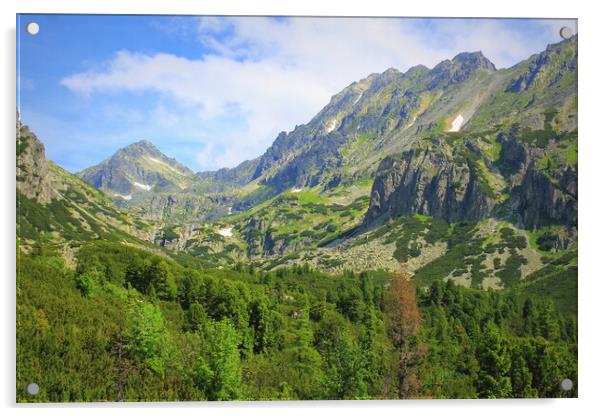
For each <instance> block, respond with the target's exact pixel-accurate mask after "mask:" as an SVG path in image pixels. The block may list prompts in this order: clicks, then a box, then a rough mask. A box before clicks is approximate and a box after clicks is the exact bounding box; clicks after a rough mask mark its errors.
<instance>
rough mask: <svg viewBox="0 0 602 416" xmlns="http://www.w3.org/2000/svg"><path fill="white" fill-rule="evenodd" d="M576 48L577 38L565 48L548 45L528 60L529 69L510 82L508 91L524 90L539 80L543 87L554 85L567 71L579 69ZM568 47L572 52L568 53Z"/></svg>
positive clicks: (518, 91)
mask: <svg viewBox="0 0 602 416" xmlns="http://www.w3.org/2000/svg"><path fill="white" fill-rule="evenodd" d="M576 48H577V44H576V39H572V40H570V41H568V42H566V43H565V48H559V47H557V46H555V45H550V46H548V47H547V48H546V50H545V51H544V52H542V53H540V54H537V55H535V56H533V57H531V58H530V59H529V60H528V69H527V70H526V71H525V72H524V73H522V74H521V75H520V76H518V77H517V78H515V79H513V80H512V81H511V82H510V84H509V85H508V86H507V88H506V92H513V93H520V92H524V91H527V90H528V89H530V88H532V87H533V86H534V84H536V83H537V82H539V83H541V84H542V86H543V87H546V88H549V87H552V86H553V85H554V84H556V83H557V82H558V81H560V80H561V79H562V77H563V76H564V75H565V74H566V73H568V72H571V71H575V70H576V69H577V53H576ZM567 49H571V50H572V51H571V52H572V53H567ZM567 57H568V59H567ZM575 87H576V86H575Z"/></svg>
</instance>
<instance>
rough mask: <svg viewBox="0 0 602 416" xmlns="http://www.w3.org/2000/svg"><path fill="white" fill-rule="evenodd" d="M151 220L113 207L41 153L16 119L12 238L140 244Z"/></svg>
mask: <svg viewBox="0 0 602 416" xmlns="http://www.w3.org/2000/svg"><path fill="white" fill-rule="evenodd" d="M153 233H154V230H153V227H152V226H151V224H149V223H147V222H145V221H141V220H140V219H138V218H136V217H134V216H132V215H130V214H127V213H125V212H120V211H118V210H117V209H116V208H115V206H114V205H113V203H112V201H111V200H110V199H108V198H107V197H106V196H105V195H104V194H103V193H102V192H100V191H99V190H97V189H96V188H94V187H92V186H91V185H89V184H88V183H86V182H84V181H83V180H81V179H79V178H78V177H77V176H75V175H72V174H70V173H69V172H67V171H65V170H64V169H61V168H60V167H59V166H57V165H55V164H54V163H52V162H51V161H49V160H47V159H46V157H45V150H44V145H43V144H42V142H41V141H40V140H38V138H37V137H36V135H35V134H34V133H33V132H32V131H31V130H30V129H29V128H28V127H27V126H25V125H22V124H21V122H20V121H17V236H18V237H19V246H20V247H22V248H25V249H26V248H27V247H30V246H32V245H34V244H35V243H36V242H40V241H42V240H50V241H53V242H55V243H59V244H65V243H67V244H71V245H73V244H77V242H81V241H85V240H93V239H105V240H109V241H128V242H130V243H136V244H143V240H150V239H151V238H152V235H153Z"/></svg>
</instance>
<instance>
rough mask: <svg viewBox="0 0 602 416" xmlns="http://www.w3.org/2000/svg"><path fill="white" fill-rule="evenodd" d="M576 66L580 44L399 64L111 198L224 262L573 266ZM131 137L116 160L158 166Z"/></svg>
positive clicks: (497, 272) (504, 270)
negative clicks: (225, 150) (270, 139)
mask: <svg viewBox="0 0 602 416" xmlns="http://www.w3.org/2000/svg"><path fill="white" fill-rule="evenodd" d="M576 62H577V39H576V37H574V38H572V39H569V40H566V41H563V42H560V43H558V44H555V45H550V46H549V47H547V48H546V50H544V51H542V52H541V53H539V54H535V55H533V56H531V57H530V58H528V59H527V60H525V61H523V62H520V63H518V64H517V65H515V66H513V67H511V68H506V69H500V70H498V69H496V67H495V66H494V64H493V63H491V62H490V61H489V60H488V59H487V58H486V57H485V56H484V55H483V54H482V53H481V52H470V53H461V54H459V55H457V56H455V57H454V58H453V59H450V60H446V61H443V62H441V63H439V64H438V65H436V66H435V67H434V68H432V69H429V68H427V67H425V66H421V65H419V66H415V67H412V68H410V69H409V70H408V71H406V72H405V73H402V72H399V71H398V70H396V69H393V68H391V69H388V70H386V71H385V72H383V73H381V74H372V75H370V76H368V77H366V78H365V79H363V80H360V81H358V82H355V83H353V84H351V85H350V86H348V87H347V88H345V89H344V90H342V91H341V92H340V93H338V94H336V95H335V96H333V97H332V99H331V100H330V102H329V103H328V104H327V105H326V106H325V107H324V108H323V109H322V110H321V111H320V112H319V113H318V114H317V115H316V116H315V117H314V118H312V120H310V121H309V122H308V123H307V124H304V125H300V126H296V127H295V129H293V131H291V132H288V133H286V132H282V133H280V134H279V135H278V137H277V138H276V139H275V141H274V143H273V144H272V146H270V147H269V148H268V149H267V150H266V152H265V153H264V154H263V155H262V156H260V157H258V158H256V159H253V160H249V161H246V162H243V163H242V164H240V165H239V166H237V167H235V168H232V169H220V170H217V171H213V172H200V173H197V174H191V173H190V174H189V175H187V176H186V179H185V182H186V186H175V185H174V183H175V182H176V181H173V180H172V181H170V182H169V184H168V185H167V186H157V185H153V187H152V188H151V189H149V190H142V189H140V188H139V187H138V186H136V185H133V186H132V185H131V184H132V183H133V182H139V183H147V182H151V180H150V179H148V175H147V176H144V175H143V176H137V177H136V179H129V182H128V183H129V184H130V185H129V188H128V190H131V192H132V199H131V200H129V201H124V200H123V198H121V197H115V196H113V197H114V198H115V200H116V202H117V203H118V204H120V205H121V206H124V207H126V208H127V209H128V210H129V211H130V212H132V213H135V214H136V215H140V216H142V217H144V218H151V219H154V220H160V221H161V222H162V226H161V227H160V229H159V230H158V232H157V233H156V235H155V236H154V239H153V240H154V243H155V244H157V245H160V246H163V247H166V248H169V249H172V250H175V251H186V252H188V253H190V254H192V255H194V256H196V257H198V258H202V259H203V261H205V262H206V263H207V264H211V265H222V266H224V265H228V264H232V263H234V262H239V261H250V262H253V263H254V264H255V265H257V266H258V267H260V268H264V269H272V268H277V267H281V266H282V265H287V264H299V263H307V264H310V265H312V266H313V267H316V268H318V269H321V270H326V271H329V272H341V271H342V270H344V269H345V268H352V269H354V270H374V269H386V270H399V268H400V267H401V266H400V264H401V263H403V264H404V268H405V269H406V270H408V271H409V272H411V273H414V274H415V276H416V277H417V279H418V280H420V281H421V282H425V283H427V282H432V281H433V280H437V279H453V280H455V281H457V282H459V283H461V284H464V285H471V286H474V287H494V288H501V287H505V286H507V285H513V284H515V283H516V282H518V281H519V280H521V279H527V277H528V276H530V275H531V274H533V273H535V272H537V271H538V270H539V269H541V268H542V267H543V265H544V264H545V262H549V261H550V258H551V257H550V256H556V255H559V254H558V253H568V254H567V257H566V259H567V260H566V262H562V264H561V267H564V268H567V267H572V266H571V264H572V261H573V260H571V259H573V258H574V257H575V256H576V244H577V208H578V203H577V200H578V193H577V172H578V166H577V130H576V127H577V107H576V92H577V91H576V70H577V65H576ZM133 146H134V147H135V149H134V150H135V151H131V149H130V148H129V147H128V148H125V149H122V150H121V151H119V152H117V154H116V155H115V156H114V157H113V158H111V159H109V161H110V160H113V159H122V160H126V161H128V162H127V163H130V162H129V161H130V160H131V163H132V165H133V166H140V164H142V165H143V166H144V168H140V167H136V168H135V169H134V168H132V169H133V170H134V172H139V171H144V172H145V174H146V172H148V171H149V169H150V167H149V166H148V160H147V159H148V156H147V154H146V152H147V150H145V149H148V148H151V147H152V148H154V146H151V145H149V144H148V143H143V144H142V145H141V144H135V145H133ZM138 147H143V149H142V150H139V149H137V148H138ZM122 153H125V154H126V155H128V157H129V159H125V158H122V157H118V156H119V155H121V154H122ZM130 154H132V155H133V156H130ZM151 157H156V156H151ZM109 161H107V162H103V164H101V165H102V166H104V167H105V168H106V167H107V166H108V165H109V164H110V163H109ZM127 163H126V165H125V166H123V167H122V168H120V170H121V171H127V169H129V168H130V167H128V165H127ZM151 166H154V165H151ZM174 166H176V165H174ZM93 169H96V171H99V169H98V168H91V169H89V170H86V171H85V172H88V171H90V170H93ZM104 170H106V169H103V171H104ZM128 175H129V176H127V175H122V176H124V177H129V178H132V177H133V173H129V174H128ZM140 181H147V182H140ZM152 183H155V182H152ZM96 186H99V187H100V188H101V189H102V185H98V183H97V185H96ZM108 192H111V191H108ZM109 195H110V193H109ZM229 214H230V215H229ZM463 223H467V224H470V227H469V228H467V229H466V233H467V234H466V235H463V236H458V237H457V241H456V243H454V244H451V243H450V241H451V240H450V238H452V235H453V233H454V232H456V231H455V230H457V228H456V224H463ZM460 229H462V228H460ZM487 234H488V235H490V237H489V239H484V238H483V235H487ZM454 238H455V237H454ZM498 245H499V247H500V249H499V250H501V251H499V250H498V249H497V248H496V247H497V246H498ZM508 247H510V249H508ZM571 253H572V254H571ZM400 262H401V263H400ZM438 262H445V264H444V265H438V264H439V263H438ZM466 264H470V265H471V266H470V267H466ZM494 266H495V267H494ZM559 267H560V266H559ZM554 270H555V272H559V271H558V270H556V269H554ZM565 271H566V270H565V269H562V270H561V272H562V273H564V272H565Z"/></svg>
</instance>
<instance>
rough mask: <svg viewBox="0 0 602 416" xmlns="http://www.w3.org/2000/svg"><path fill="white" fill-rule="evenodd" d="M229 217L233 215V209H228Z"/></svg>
mask: <svg viewBox="0 0 602 416" xmlns="http://www.w3.org/2000/svg"><path fill="white" fill-rule="evenodd" d="M228 215H232V207H228Z"/></svg>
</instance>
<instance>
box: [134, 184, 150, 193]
mask: <svg viewBox="0 0 602 416" xmlns="http://www.w3.org/2000/svg"><path fill="white" fill-rule="evenodd" d="M134 186H137V187H138V188H140V189H144V190H145V191H150V190H151V188H152V186H151V185H145V184H143V183H139V182H134Z"/></svg>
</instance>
